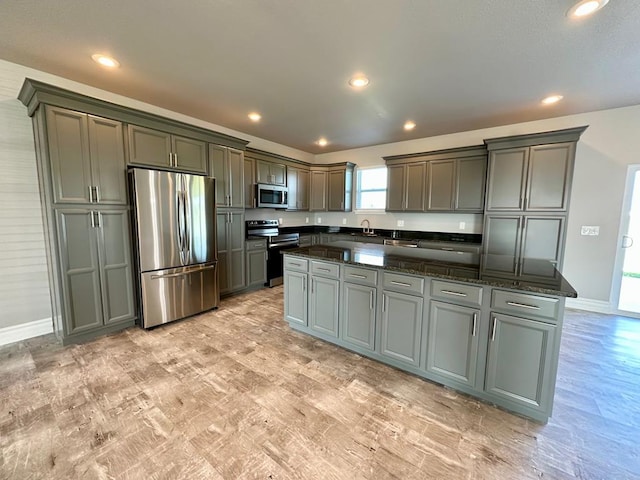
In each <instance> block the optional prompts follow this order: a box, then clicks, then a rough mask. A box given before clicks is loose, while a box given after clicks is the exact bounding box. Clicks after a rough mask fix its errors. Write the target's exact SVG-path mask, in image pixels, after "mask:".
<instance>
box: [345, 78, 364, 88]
mask: <svg viewBox="0 0 640 480" xmlns="http://www.w3.org/2000/svg"><path fill="white" fill-rule="evenodd" d="M349 85H351V86H352V87H353V88H364V87H366V86H367V85H369V79H368V78H367V77H365V76H364V75H355V76H353V77H351V78H350V79H349Z"/></svg>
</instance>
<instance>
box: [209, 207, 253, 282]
mask: <svg viewBox="0 0 640 480" xmlns="http://www.w3.org/2000/svg"><path fill="white" fill-rule="evenodd" d="M216 217H217V222H216V226H217V229H216V238H217V243H218V245H217V248H218V283H219V284H220V294H221V295H226V294H229V293H233V292H235V291H238V290H242V289H243V288H245V286H246V279H245V252H244V247H245V235H244V211H235V212H234V211H226V212H225V211H218V213H217V214H216Z"/></svg>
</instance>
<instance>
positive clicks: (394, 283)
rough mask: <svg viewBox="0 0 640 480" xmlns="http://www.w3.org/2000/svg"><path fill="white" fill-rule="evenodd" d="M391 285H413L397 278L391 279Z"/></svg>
mask: <svg viewBox="0 0 640 480" xmlns="http://www.w3.org/2000/svg"><path fill="white" fill-rule="evenodd" d="M391 285H398V286H400V287H411V286H412V285H411V284H410V283H404V282H396V281H395V280H391Z"/></svg>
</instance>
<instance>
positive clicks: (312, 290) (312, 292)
mask: <svg viewBox="0 0 640 480" xmlns="http://www.w3.org/2000/svg"><path fill="white" fill-rule="evenodd" d="M311 293H313V278H311Z"/></svg>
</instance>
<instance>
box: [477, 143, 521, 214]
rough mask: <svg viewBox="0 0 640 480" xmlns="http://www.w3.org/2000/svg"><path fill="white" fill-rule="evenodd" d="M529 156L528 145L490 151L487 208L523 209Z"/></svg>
mask: <svg viewBox="0 0 640 480" xmlns="http://www.w3.org/2000/svg"><path fill="white" fill-rule="evenodd" d="M528 157H529V148H528V147H524V148H513V149H508V150H496V151H493V152H491V153H490V155H489V181H488V187H487V210H507V211H508V210H522V208H523V202H522V201H523V196H524V190H525V181H526V173H527V171H526V167H527V160H528Z"/></svg>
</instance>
